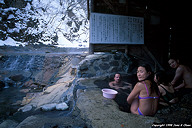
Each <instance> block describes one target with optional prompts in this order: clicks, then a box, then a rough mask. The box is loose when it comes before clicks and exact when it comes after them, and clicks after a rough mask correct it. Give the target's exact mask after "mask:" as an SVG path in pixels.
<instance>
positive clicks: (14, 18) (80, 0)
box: [0, 0, 89, 47]
mask: <svg viewBox="0 0 192 128" xmlns="http://www.w3.org/2000/svg"><path fill="white" fill-rule="evenodd" d="M6 2H7V1H5V0H0V5H1V6H0V12H1V16H0V35H1V36H0V46H2V45H11V46H19V45H22V46H25V45H31V44H46V45H55V46H58V47H88V45H89V21H88V19H87V1H86V0H23V5H24V6H23V7H20V6H21V5H20V6H19V8H18V5H19V3H18V2H15V3H11V6H9V7H7V5H8V4H10V3H6Z"/></svg>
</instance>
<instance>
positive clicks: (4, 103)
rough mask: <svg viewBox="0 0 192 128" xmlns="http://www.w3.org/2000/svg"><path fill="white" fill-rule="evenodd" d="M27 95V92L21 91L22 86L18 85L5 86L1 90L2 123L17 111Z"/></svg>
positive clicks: (0, 119)
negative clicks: (17, 86) (18, 86)
mask: <svg viewBox="0 0 192 128" xmlns="http://www.w3.org/2000/svg"><path fill="white" fill-rule="evenodd" d="M25 95H26V93H25V92H21V88H16V87H9V88H4V89H3V90H1V91H0V123H2V121H3V120H5V119H7V118H8V117H9V116H12V115H13V114H14V113H15V112H17V109H18V108H20V107H21V105H20V104H21V101H22V99H23V97H25Z"/></svg>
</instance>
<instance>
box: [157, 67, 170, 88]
mask: <svg viewBox="0 0 192 128" xmlns="http://www.w3.org/2000/svg"><path fill="white" fill-rule="evenodd" d="M155 76H156V78H157V79H158V82H159V84H163V85H165V86H168V85H169V79H168V76H167V74H166V72H165V71H162V70H160V71H157V72H156V73H155Z"/></svg>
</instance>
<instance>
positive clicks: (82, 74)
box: [77, 53, 134, 78]
mask: <svg viewBox="0 0 192 128" xmlns="http://www.w3.org/2000/svg"><path fill="white" fill-rule="evenodd" d="M132 64H133V62H132V61H131V58H129V57H128V56H127V55H126V54H124V53H117V54H92V55H89V56H86V58H85V59H84V60H82V61H81V62H80V63H79V67H78V69H77V78H90V77H99V76H108V75H110V74H114V73H117V72H119V73H123V74H126V73H127V74H128V73H132V71H133V70H134V68H133V65H132Z"/></svg>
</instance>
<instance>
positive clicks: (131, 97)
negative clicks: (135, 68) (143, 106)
mask: <svg viewBox="0 0 192 128" xmlns="http://www.w3.org/2000/svg"><path fill="white" fill-rule="evenodd" d="M140 84H141V83H137V84H136V85H135V87H134V88H133V90H132V91H131V93H130V94H129V96H128V97H127V102H128V104H131V103H132V102H133V100H134V99H135V98H137V97H138V95H139V93H140V91H141V88H140Z"/></svg>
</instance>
